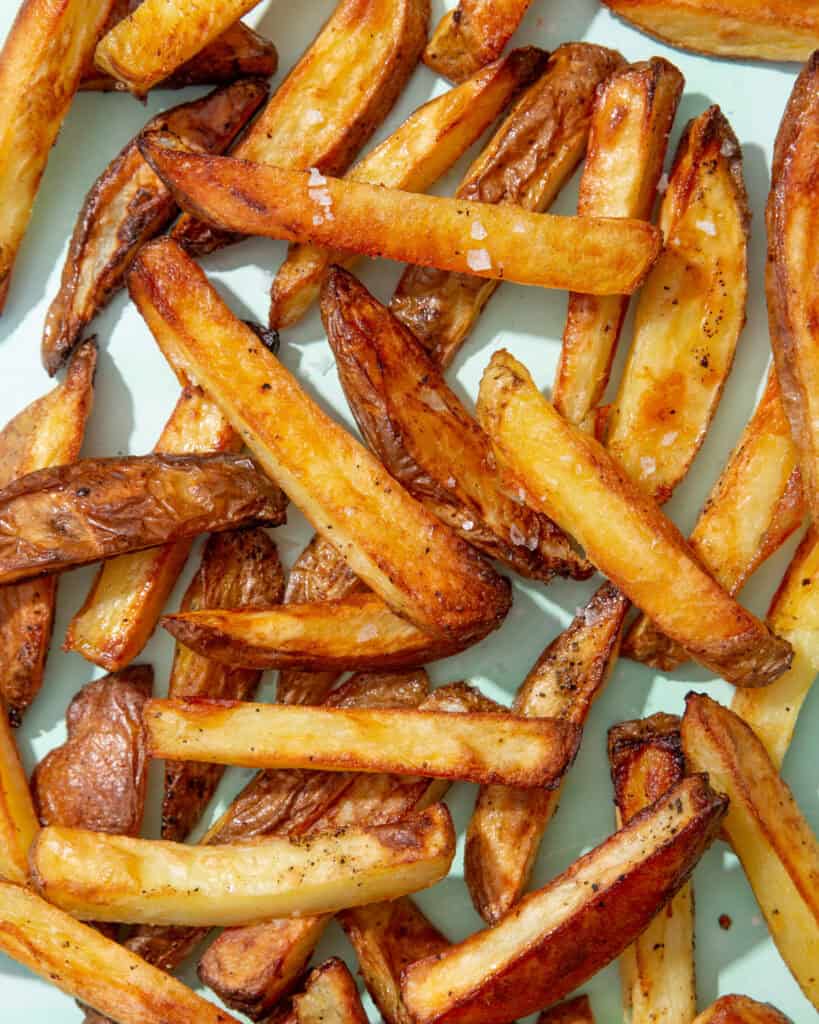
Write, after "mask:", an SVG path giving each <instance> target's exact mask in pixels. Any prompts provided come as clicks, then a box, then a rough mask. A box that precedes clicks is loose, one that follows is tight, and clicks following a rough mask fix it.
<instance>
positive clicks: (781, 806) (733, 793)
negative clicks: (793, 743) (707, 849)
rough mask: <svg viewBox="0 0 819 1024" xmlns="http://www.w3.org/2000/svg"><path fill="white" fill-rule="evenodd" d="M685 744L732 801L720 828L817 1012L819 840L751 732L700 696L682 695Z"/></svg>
mask: <svg viewBox="0 0 819 1024" xmlns="http://www.w3.org/2000/svg"><path fill="white" fill-rule="evenodd" d="M682 739H683V749H684V751H685V760H686V763H687V765H688V767H689V769H691V770H693V771H707V772H708V773H709V776H710V778H711V781H712V782H713V784H714V786H716V787H717V788H718V789H719V790H720V791H721V792H723V793H725V794H726V795H727V796H728V797H729V799H730V807H729V809H728V814H727V815H726V818H725V822H724V824H723V828H724V831H725V835H726V836H727V837H728V840H729V841H730V843H731V845H732V846H733V848H734V852H735V853H736V855H737V857H739V859H740V862H741V863H742V867H743V868H744V870H745V874H746V875H747V876H748V881H749V882H750V883H751V888H752V889H753V890H754V895H755V896H756V900H757V903H758V904H759V907H760V909H761V911H762V913H763V914H764V916H765V920H766V921H767V923H768V928H769V929H770V932H771V936H772V938H773V940H774V942H775V943H776V945H777V947H778V949H779V952H780V953H781V954H782V958H783V960H784V961H785V963H786V964H787V965H788V967H789V968H790V970H791V973H792V974H793V976H794V978H795V979H796V981H797V983H798V984H799V985H800V987H801V988H802V991H803V992H804V993H805V995H806V996H807V998H808V999H809V1000H810V1001H811V1002H812V1003H813V1005H814V1006H815V1007H817V1008H818V1009H819V976H817V971H816V965H817V963H819V843H817V840H816V836H815V835H814V834H813V832H812V831H811V828H810V825H809V824H808V823H807V822H806V821H805V819H804V817H803V816H802V813H801V811H800V810H799V808H798V807H797V805H796V801H795V800H794V799H793V796H792V795H791V791H790V789H788V787H787V785H786V784H785V782H784V781H783V780H782V778H781V777H780V775H779V773H778V772H777V769H776V766H775V765H774V764H773V762H772V761H771V759H770V758H769V757H768V755H767V753H766V751H765V748H764V746H763V745H762V742H761V741H760V740H759V739H758V738H757V737H756V736H755V735H754V732H753V730H752V729H751V728H750V727H749V726H748V725H746V724H745V722H743V721H742V719H741V718H739V717H738V716H737V715H735V714H734V713H733V712H732V711H729V710H728V708H724V707H721V706H720V705H719V704H717V703H716V701H713V700H711V699H710V697H706V696H705V695H704V694H693V693H692V694H689V695H688V697H687V698H686V708H685V715H684V717H683V724H682Z"/></svg>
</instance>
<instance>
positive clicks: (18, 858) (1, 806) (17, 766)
mask: <svg viewBox="0 0 819 1024" xmlns="http://www.w3.org/2000/svg"><path fill="white" fill-rule="evenodd" d="M37 828H38V824H37V815H36V813H35V811H34V804H33V802H32V799H31V791H30V790H29V786H28V779H27V778H26V773H25V769H24V768H23V764H22V761H21V760H20V753H19V751H18V750H17V744H16V743H15V742H14V734H13V733H12V731H11V726H10V725H9V719H8V715H7V714H6V712H5V704H4V703H3V700H2V698H0V879H6V880H8V881H9V882H17V883H19V884H20V885H25V883H26V881H27V880H28V850H29V847H30V846H31V843H32V841H33V839H34V836H35V835H36V833H37Z"/></svg>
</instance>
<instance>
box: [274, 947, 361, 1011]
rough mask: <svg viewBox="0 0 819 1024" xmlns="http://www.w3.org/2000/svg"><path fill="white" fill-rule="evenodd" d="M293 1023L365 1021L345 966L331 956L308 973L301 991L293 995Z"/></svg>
mask: <svg viewBox="0 0 819 1024" xmlns="http://www.w3.org/2000/svg"><path fill="white" fill-rule="evenodd" d="M292 1015H293V1017H294V1018H295V1019H294V1024H296V1022H297V1024H367V1016H366V1014H365V1013H364V1008H363V1007H362V1005H361V1000H360V999H359V998H358V989H357V988H356V984H355V980H354V979H353V976H352V974H350V971H349V968H348V967H347V965H346V964H345V963H343V961H341V960H339V959H337V958H333V959H332V960H328V961H327V962H326V963H324V964H322V965H321V966H320V967H317V968H316V969H315V970H314V971H313V972H312V973H311V974H310V976H309V977H308V979H307V983H306V985H305V987H304V992H302V993H301V994H300V995H297V996H294V997H293V1013H292Z"/></svg>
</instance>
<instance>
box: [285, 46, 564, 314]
mask: <svg viewBox="0 0 819 1024" xmlns="http://www.w3.org/2000/svg"><path fill="white" fill-rule="evenodd" d="M546 59H547V57H546V54H545V53H543V51H542V50H538V49H535V48H534V47H526V48H524V49H520V50H513V51H512V52H511V53H510V54H509V55H508V56H507V57H504V58H503V59H501V60H499V61H496V62H495V63H494V64H492V65H491V67H488V68H486V69H485V70H482V71H479V72H478V73H477V74H475V75H474V76H473V77H472V78H471V79H470V80H469V81H466V82H464V83H463V85H460V86H458V87H457V88H455V89H451V90H450V91H449V92H447V93H444V95H443V96H437V97H436V98H435V99H433V100H430V101H429V103H425V104H424V105H423V106H422V107H419V108H418V110H416V111H415V113H413V114H412V115H411V116H410V117H409V118H407V120H406V121H405V122H404V123H403V124H402V125H401V127H400V128H398V129H397V130H396V131H394V132H393V133H392V135H390V136H389V138H387V139H385V140H384V141H383V142H382V143H381V144H380V145H379V146H376V148H375V149H374V150H372V151H371V152H370V153H368V154H367V155H366V156H365V157H364V158H363V159H362V160H360V161H359V162H358V163H357V164H356V165H355V166H354V167H353V168H352V169H351V170H350V171H348V172H347V175H346V177H347V178H349V179H350V180H351V181H365V182H369V183H370V184H372V185H384V186H385V187H386V188H399V189H403V190H404V191H406V192H426V191H427V189H428V188H429V187H430V186H431V185H432V184H433V183H434V182H435V181H437V180H438V178H440V177H441V176H442V175H443V174H445V173H446V171H448V170H449V169H450V167H452V165H453V164H454V163H455V161H456V160H458V158H459V157H461V156H462V155H463V153H464V152H465V151H466V150H467V149H468V148H469V147H470V146H471V145H472V143H473V142H475V140H476V139H478V138H479V137H480V136H481V135H482V134H483V132H484V131H485V130H486V129H487V128H488V127H489V125H491V124H492V122H493V121H494V120H495V118H496V117H497V116H498V115H499V114H500V113H501V111H502V110H503V109H504V108H505V107H506V105H507V104H508V103H509V101H510V100H511V99H512V97H513V96H514V95H515V93H516V92H517V91H518V90H519V89H520V88H522V87H523V86H526V85H528V84H529V83H530V82H531V81H532V79H533V78H535V77H536V76H537V74H538V72H539V71H540V70H542V68H543V66H544V64H545V62H546ZM356 262H357V259H356V257H355V256H351V255H350V253H348V252H345V251H344V250H340V249H322V248H320V247H318V246H315V245H295V246H292V247H291V249H290V252H289V253H288V255H287V259H286V260H285V261H284V263H283V264H282V265H281V267H280V268H279V270H278V273H277V274H276V277H275V279H274V281H273V287H272V289H271V295H270V326H271V327H276V328H282V327H290V326H291V325H292V324H294V323H296V322H297V321H298V320H300V319H301V318H302V316H304V314H305V313H306V312H307V310H308V309H309V307H310V305H311V304H312V303H313V301H314V300H315V299H316V298H317V297H318V293H319V288H320V287H321V283H322V280H323V279H324V275H325V274H326V272H327V270H328V269H329V268H330V267H331V266H333V264H338V265H339V266H343V267H348V268H349V267H351V266H353V265H354V264H355V263H356Z"/></svg>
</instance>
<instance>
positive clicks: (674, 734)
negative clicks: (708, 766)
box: [608, 714, 697, 1024]
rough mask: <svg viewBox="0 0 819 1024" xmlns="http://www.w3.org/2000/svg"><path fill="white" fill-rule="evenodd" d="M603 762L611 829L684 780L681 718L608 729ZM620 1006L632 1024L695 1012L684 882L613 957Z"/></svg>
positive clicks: (674, 1022)
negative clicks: (611, 802)
mask: <svg viewBox="0 0 819 1024" xmlns="http://www.w3.org/2000/svg"><path fill="white" fill-rule="evenodd" d="M608 753H609V764H610V766H611V777H612V782H613V783H614V798H615V803H616V806H617V824H618V826H620V825H621V824H622V823H623V822H628V821H631V819H632V818H633V817H634V816H635V815H637V814H639V813H640V812H641V811H643V810H645V808H646V807H649V806H651V804H653V803H655V801H657V800H659V799H660V797H661V796H662V795H663V794H664V793H665V792H667V790H669V789H671V787H672V786H676V785H678V784H679V782H680V781H681V780H682V778H683V777H684V775H685V763H684V759H683V753H682V740H681V738H680V720H679V718H677V717H676V716H674V715H665V714H656V715H652V716H651V717H650V718H646V719H643V720H637V721H634V722H623V723H621V724H620V725H615V726H612V728H611V729H609V734H608ZM620 977H621V981H622V985H623V1008H624V1011H625V1013H626V1014H627V1015H628V1019H629V1020H630V1021H631V1022H632V1024H654V1022H656V1021H665V1022H667V1024H691V1022H692V1021H693V1020H694V1017H695V1016H696V1013H697V984H696V976H695V972H694V894H693V892H692V889H691V885H690V884H688V885H685V886H683V888H682V889H680V891H679V892H678V893H677V895H676V896H675V897H674V899H673V900H671V902H670V903H669V904H668V906H667V907H666V908H665V910H664V911H663V912H662V913H660V914H658V915H657V916H656V917H655V918H654V920H653V921H652V922H651V924H650V925H649V926H648V928H646V930H645V931H644V932H643V934H642V935H641V936H640V937H639V938H638V939H637V941H636V942H635V943H634V944H633V945H631V946H629V947H628V949H626V950H625V951H624V952H623V955H622V956H621V957H620Z"/></svg>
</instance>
